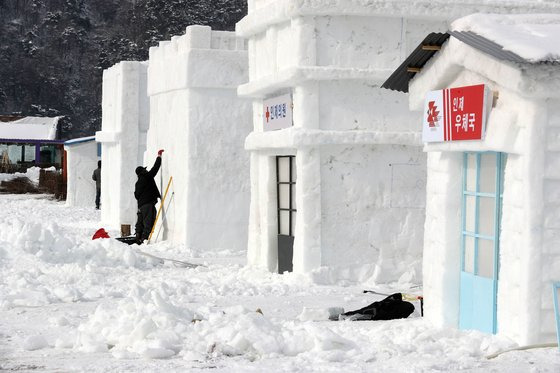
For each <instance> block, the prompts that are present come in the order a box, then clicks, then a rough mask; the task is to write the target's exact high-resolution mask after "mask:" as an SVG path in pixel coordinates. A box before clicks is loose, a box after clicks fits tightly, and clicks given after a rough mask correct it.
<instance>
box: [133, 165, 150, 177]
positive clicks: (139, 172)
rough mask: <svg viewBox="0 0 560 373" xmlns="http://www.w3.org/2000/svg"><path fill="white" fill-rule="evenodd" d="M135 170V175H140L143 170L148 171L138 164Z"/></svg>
mask: <svg viewBox="0 0 560 373" xmlns="http://www.w3.org/2000/svg"><path fill="white" fill-rule="evenodd" d="M135 172H136V175H140V174H142V173H144V172H148V170H146V167H142V166H138V167H136V171H135Z"/></svg>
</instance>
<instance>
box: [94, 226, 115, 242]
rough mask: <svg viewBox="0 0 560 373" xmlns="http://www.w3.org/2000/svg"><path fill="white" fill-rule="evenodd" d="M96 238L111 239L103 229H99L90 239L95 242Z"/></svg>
mask: <svg viewBox="0 0 560 373" xmlns="http://www.w3.org/2000/svg"><path fill="white" fill-rule="evenodd" d="M98 238H111V237H109V234H108V233H107V232H106V231H105V229H103V228H99V229H98V230H97V231H96V232H95V233H94V234H93V237H92V238H91V239H92V240H97V239H98Z"/></svg>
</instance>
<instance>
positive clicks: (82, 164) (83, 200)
mask: <svg viewBox="0 0 560 373" xmlns="http://www.w3.org/2000/svg"><path fill="white" fill-rule="evenodd" d="M99 149H100V145H99V144H98V143H97V142H96V141H95V136H89V137H81V138H77V139H72V140H68V141H66V142H65V143H64V150H65V151H66V174H67V181H66V205H67V206H91V207H94V206H95V181H94V180H92V174H93V170H95V169H96V168H97V160H98V159H99V158H100V157H99V156H100V154H99V152H98V150H99Z"/></svg>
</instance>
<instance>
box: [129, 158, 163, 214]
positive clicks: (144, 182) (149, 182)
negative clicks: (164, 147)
mask: <svg viewBox="0 0 560 373" xmlns="http://www.w3.org/2000/svg"><path fill="white" fill-rule="evenodd" d="M160 166H161V157H157V158H156V162H155V163H154V166H153V167H152V169H151V170H150V171H148V170H146V169H145V168H144V169H143V170H142V171H140V173H139V174H138V181H137V182H136V185H135V186H134V197H136V200H137V201H138V207H141V206H144V205H145V204H147V203H151V204H154V205H155V204H156V203H157V199H158V198H160V197H161V194H159V190H158V188H157V185H156V182H155V180H154V177H155V176H156V174H157V173H158V171H159V168H160Z"/></svg>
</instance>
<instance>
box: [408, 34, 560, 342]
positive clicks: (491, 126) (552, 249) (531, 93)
mask: <svg viewBox="0 0 560 373" xmlns="http://www.w3.org/2000/svg"><path fill="white" fill-rule="evenodd" d="M559 82H560V80H559V79H558V72H557V71H555V68H554V67H548V66H546V65H525V66H523V67H516V66H515V65H513V64H509V63H503V62H500V61H497V60H495V59H493V58H491V57H488V56H487V55H485V54H483V53H481V52H478V51H475V50H474V49H472V48H471V47H468V46H466V45H464V44H462V43H461V42H459V41H457V40H454V39H451V40H450V41H449V43H448V44H447V46H446V47H445V48H444V49H442V51H441V52H439V53H438V55H437V56H436V57H435V58H434V59H433V60H432V61H431V62H430V63H429V64H428V65H426V66H425V67H424V69H423V73H422V74H421V75H419V76H418V77H416V78H415V79H414V80H413V81H412V84H411V86H410V99H411V107H412V108H414V109H415V110H422V109H423V106H422V105H423V101H424V97H425V92H427V91H429V90H432V89H434V87H457V86H464V85H471V84H480V83H485V84H488V85H489V86H490V87H491V88H492V89H493V90H495V91H499V99H498V101H497V105H496V107H495V108H493V109H492V111H491V113H490V117H489V121H488V124H487V132H486V139H485V140H484V141H462V142H456V143H447V144H428V145H427V146H426V147H425V150H426V151H428V183H427V199H426V200H427V204H426V225H425V233H424V298H425V304H424V314H425V317H426V318H427V319H428V320H430V321H431V322H433V323H434V324H436V325H451V326H458V320H459V296H460V294H459V281H460V279H459V269H460V247H461V243H460V237H461V228H460V227H461V178H462V159H463V152H464V151H498V152H505V153H507V163H506V167H505V173H504V194H503V202H502V221H501V233H500V263H499V265H500V272H499V275H498V277H499V280H498V300H497V326H498V334H502V335H505V336H508V337H510V338H512V339H513V340H514V341H516V342H517V343H519V344H522V345H523V344H532V343H542V342H553V341H555V322H554V311H553V303H552V291H551V283H552V281H558V280H560V224H559V223H558V216H560V215H559V214H560V193H559V191H560V109H559V108H560V99H559V98H558V92H559V90H560V89H559V88H560V83H559Z"/></svg>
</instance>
